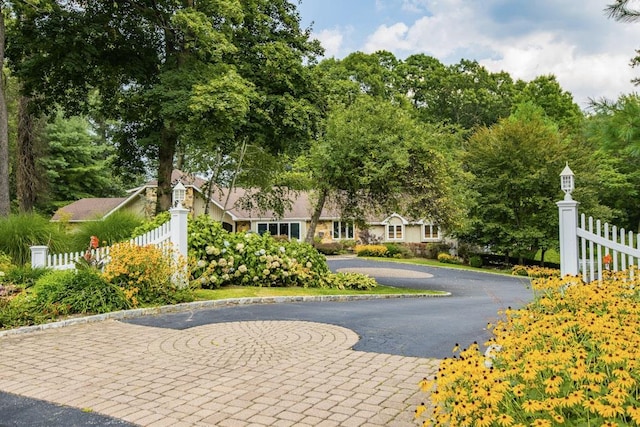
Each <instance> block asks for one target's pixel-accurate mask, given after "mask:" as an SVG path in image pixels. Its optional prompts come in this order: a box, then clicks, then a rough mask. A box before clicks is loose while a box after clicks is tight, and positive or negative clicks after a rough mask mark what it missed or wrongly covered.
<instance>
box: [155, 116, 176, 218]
mask: <svg viewBox="0 0 640 427" xmlns="http://www.w3.org/2000/svg"><path fill="white" fill-rule="evenodd" d="M177 141H178V136H177V135H176V133H175V131H174V130H173V128H172V127H170V128H164V129H163V130H162V132H161V136H160V149H159V150H158V189H157V193H156V195H157V199H156V213H160V212H164V211H166V210H168V209H169V208H170V207H171V197H172V190H173V189H172V188H171V186H172V184H173V183H172V182H171V173H172V172H173V157H174V155H175V152H176V144H177Z"/></svg>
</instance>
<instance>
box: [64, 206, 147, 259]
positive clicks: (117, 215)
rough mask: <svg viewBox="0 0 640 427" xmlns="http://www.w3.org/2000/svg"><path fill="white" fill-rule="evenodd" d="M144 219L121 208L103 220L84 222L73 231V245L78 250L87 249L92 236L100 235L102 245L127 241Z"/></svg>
mask: <svg viewBox="0 0 640 427" xmlns="http://www.w3.org/2000/svg"><path fill="white" fill-rule="evenodd" d="M142 221H143V220H142V218H141V217H140V216H138V215H136V214H134V213H132V212H128V211H124V210H119V211H116V212H114V213H113V214H111V215H109V216H108V217H106V218H103V219H101V220H98V221H88V222H83V223H82V224H80V226H79V227H78V229H77V230H75V232H74V233H73V242H74V244H73V247H74V249H75V250H76V251H81V250H85V249H87V247H88V245H89V239H90V238H91V236H96V237H98V240H99V241H100V246H111V245H113V244H114V243H118V242H122V241H126V240H128V239H129V238H130V237H131V235H132V234H133V231H134V230H135V229H136V228H137V227H140V225H141V224H142Z"/></svg>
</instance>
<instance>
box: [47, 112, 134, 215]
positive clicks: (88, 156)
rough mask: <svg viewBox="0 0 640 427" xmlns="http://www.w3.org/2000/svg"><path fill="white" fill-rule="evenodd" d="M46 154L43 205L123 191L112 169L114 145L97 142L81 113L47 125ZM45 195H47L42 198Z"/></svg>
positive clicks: (52, 208) (50, 206) (49, 207)
mask: <svg viewBox="0 0 640 427" xmlns="http://www.w3.org/2000/svg"><path fill="white" fill-rule="evenodd" d="M44 138H45V140H46V141H47V145H48V149H47V155H46V156H43V157H41V158H40V159H39V160H38V161H39V164H40V166H41V167H42V169H43V170H44V171H45V177H44V179H45V181H46V183H47V186H48V191H47V199H48V200H42V202H44V203H41V204H42V205H43V209H44V210H45V211H47V212H53V211H55V209H56V208H58V207H60V206H61V205H62V204H66V203H68V202H70V201H75V200H78V199H82V198H86V197H111V196H115V195H119V194H120V193H121V192H122V189H121V187H120V184H119V183H118V180H117V178H115V177H114V176H113V175H112V172H111V170H110V165H109V161H110V156H111V152H112V151H113V149H112V147H111V146H110V145H107V144H98V143H97V141H96V136H95V134H94V133H93V131H92V129H91V128H90V125H89V122H88V121H87V120H86V119H84V118H80V117H71V118H63V117H62V115H61V114H58V116H57V117H56V119H55V120H54V121H53V122H52V123H50V124H48V125H47V126H46V128H45V132H44ZM41 199H44V198H41Z"/></svg>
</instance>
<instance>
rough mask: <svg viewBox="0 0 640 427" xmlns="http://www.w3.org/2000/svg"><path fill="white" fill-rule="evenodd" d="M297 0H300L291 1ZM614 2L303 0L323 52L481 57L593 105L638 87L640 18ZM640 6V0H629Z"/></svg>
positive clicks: (306, 22)
mask: <svg viewBox="0 0 640 427" xmlns="http://www.w3.org/2000/svg"><path fill="white" fill-rule="evenodd" d="M292 1H293V0H292ZM613 1H614V0H301V3H300V4H298V5H297V7H298V12H299V13H300V17H301V22H302V25H303V27H304V28H307V27H311V29H312V36H313V38H316V39H318V40H320V42H321V43H322V46H323V47H324V48H325V57H335V58H338V59H340V58H344V57H345V56H347V55H348V54H350V53H352V52H356V51H361V52H366V53H373V52H375V51H378V50H387V51H390V52H392V53H393V54H394V55H395V56H396V58H398V59H405V58H407V57H408V56H410V55H413V54H418V53H422V54H426V55H429V56H433V57H435V58H437V59H438V60H440V61H441V62H442V63H444V64H447V65H448V64H455V63H457V62H459V61H460V59H469V60H476V61H478V62H479V63H480V64H481V65H483V66H484V67H485V68H487V69H488V70H489V71H492V72H499V71H506V72H508V73H509V74H510V75H511V76H512V78H514V80H515V79H522V80H525V81H530V80H532V79H534V78H535V77H537V76H541V75H549V74H553V75H555V76H556V78H557V79H558V81H559V82H560V85H561V86H562V88H563V89H564V90H566V91H569V92H570V93H571V94H573V96H574V100H575V102H576V103H578V104H579V105H580V106H581V107H583V108H586V107H587V106H588V104H589V100H590V99H595V100H600V99H609V100H616V99H617V98H618V97H619V96H620V95H623V94H630V93H632V92H640V87H638V88H636V87H635V86H634V85H633V84H632V83H631V79H633V78H635V77H640V67H637V68H632V67H631V66H630V60H631V58H633V57H634V56H635V54H636V49H640V22H637V23H622V22H617V21H615V20H613V19H610V18H609V17H608V16H607V15H606V13H605V12H604V8H605V7H606V5H607V4H609V3H612V2H613ZM631 4H632V5H636V6H638V7H639V8H640V0H631Z"/></svg>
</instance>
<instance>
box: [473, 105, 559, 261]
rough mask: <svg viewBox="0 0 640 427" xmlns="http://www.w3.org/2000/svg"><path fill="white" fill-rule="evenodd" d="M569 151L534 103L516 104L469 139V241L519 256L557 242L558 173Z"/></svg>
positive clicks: (554, 127) (552, 245)
mask: <svg viewBox="0 0 640 427" xmlns="http://www.w3.org/2000/svg"><path fill="white" fill-rule="evenodd" d="M568 156H569V150H568V147H567V145H566V144H565V141H563V140H562V138H561V136H560V133H559V131H558V129H557V125H555V124H554V123H553V122H551V121H550V120H548V119H545V117H544V113H543V112H542V110H541V109H540V108H539V107H534V106H533V105H531V104H522V105H520V107H519V108H518V109H517V110H516V112H515V113H514V114H513V115H511V116H510V117H509V118H507V119H502V120H501V121H499V122H498V123H497V124H495V125H493V126H492V127H484V128H481V129H479V130H478V131H477V132H476V133H475V134H474V135H472V137H471V138H470V139H469V141H468V144H467V152H466V155H465V164H466V168H467V170H469V171H470V172H471V173H472V174H473V176H474V179H473V180H472V185H471V188H472V190H473V191H475V192H476V193H477V200H476V205H475V206H474V207H473V209H472V212H471V216H472V227H471V232H470V233H469V235H468V236H467V237H466V238H467V239H469V240H471V241H472V242H473V243H476V244H479V245H481V246H483V247H484V246H487V247H490V248H491V249H492V250H493V251H494V252H496V253H502V254H505V255H512V256H513V255H515V256H520V257H524V256H526V255H530V254H532V253H533V254H535V252H536V251H537V250H538V249H540V248H542V249H543V250H544V249H549V248H550V247H554V246H555V242H556V240H557V223H558V220H557V209H556V206H555V201H556V200H557V199H558V193H559V187H558V174H559V172H560V171H561V170H562V166H564V162H565V161H567V160H569V157H568Z"/></svg>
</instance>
